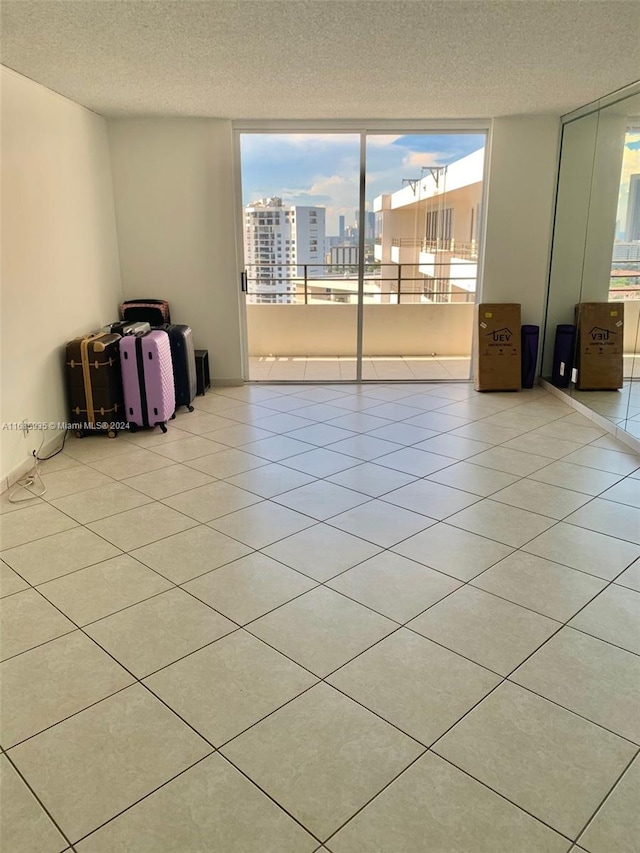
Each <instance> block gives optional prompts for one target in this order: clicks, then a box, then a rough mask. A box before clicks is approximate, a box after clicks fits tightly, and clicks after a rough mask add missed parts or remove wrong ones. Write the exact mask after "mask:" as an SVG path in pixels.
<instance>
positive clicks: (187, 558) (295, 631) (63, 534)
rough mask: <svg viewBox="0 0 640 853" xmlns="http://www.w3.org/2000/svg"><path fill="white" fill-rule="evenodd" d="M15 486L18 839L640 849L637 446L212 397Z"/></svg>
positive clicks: (7, 634) (344, 848) (321, 400)
mask: <svg viewBox="0 0 640 853" xmlns="http://www.w3.org/2000/svg"><path fill="white" fill-rule="evenodd" d="M196 406H197V409H196V411H195V412H193V413H191V414H189V413H186V412H185V413H180V414H178V416H177V418H176V420H175V421H172V422H171V425H170V428H169V432H168V434H167V435H162V434H161V433H160V432H158V431H156V432H153V433H145V432H140V433H137V434H135V435H127V434H123V435H121V436H119V437H118V439H116V440H115V441H110V440H109V439H107V438H104V437H94V438H85V439H83V440H82V441H79V440H77V439H75V438H71V439H69V441H68V442H67V446H66V449H65V452H64V453H62V454H60V455H58V456H56V457H55V458H54V459H52V460H51V461H49V462H47V463H45V464H44V466H43V471H44V482H45V484H46V487H47V492H46V494H45V495H44V498H43V499H38V498H34V499H32V500H30V501H29V502H28V503H25V504H21V505H17V506H16V505H15V504H10V503H8V501H7V496H6V494H5V495H3V496H2V498H0V507H1V509H2V514H1V515H0V524H1V531H2V537H3V540H2V541H3V547H4V550H3V551H2V555H1V556H2V563H1V564H0V565H1V568H2V596H3V598H2V602H1V605H0V612H1V614H2V621H1V630H2V634H1V640H2V658H3V662H2V664H1V665H0V674H1V676H2V679H3V689H2V697H1V698H2V715H1V728H0V743H1V746H2V754H0V774H1V782H2V807H3V808H2V812H3V814H2V830H1V833H2V834H1V836H0V847H1V849H2V850H3V851H4V850H6V851H10V853H61V851H68V850H75V851H77V853H206V851H211V852H212V853H214V851H215V853H314V851H325V853H326V852H327V851H330V853H463V852H464V853H568V851H574V853H580V852H581V851H587V853H632V851H634V853H635V851H636V850H637V849H638V848H639V846H640V820H639V817H638V816H639V815H640V809H639V808H638V794H639V786H640V758H638V751H639V747H640V725H639V721H640V643H639V640H638V638H639V636H640V631H639V627H638V614H639V602H640V458H638V457H636V456H634V455H633V454H632V453H631V452H629V449H628V448H627V447H626V446H624V445H620V444H618V443H616V442H615V441H614V440H613V439H611V437H609V436H607V435H605V434H604V433H603V431H601V430H600V429H598V428H597V427H595V426H594V423H593V421H590V420H588V419H586V418H583V417H582V416H581V415H579V414H576V413H575V412H574V411H573V410H572V409H570V408H569V407H568V406H566V405H565V404H564V403H563V402H562V401H560V400H559V399H557V398H555V397H553V396H551V395H549V394H548V393H547V392H545V391H544V390H542V389H539V388H536V389H533V390H531V391H523V392H520V393H517V394H492V395H488V394H487V395H481V394H477V393H475V392H474V391H473V390H472V389H471V387H470V386H469V385H467V384H449V385H447V384H434V385H426V384H395V385H364V386H360V387H358V386H355V385H351V386H349V385H335V386H331V385H322V386H310V385H307V386H303V385H281V386H274V385H269V386H247V387H244V388H225V389H218V390H217V391H212V392H210V393H208V394H207V395H206V397H199V398H197V401H196Z"/></svg>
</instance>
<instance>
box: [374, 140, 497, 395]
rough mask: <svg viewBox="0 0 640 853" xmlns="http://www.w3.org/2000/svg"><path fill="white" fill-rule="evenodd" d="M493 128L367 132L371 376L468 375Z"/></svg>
mask: <svg viewBox="0 0 640 853" xmlns="http://www.w3.org/2000/svg"><path fill="white" fill-rule="evenodd" d="M485 143H486V137H485V135H484V134H471V133H451V134H446V133H445V134H443V133H440V134H393V135H390V134H371V133H370V134H368V135H367V148H366V152H367V153H366V196H365V198H366V200H365V206H366V217H367V229H368V231H367V232H366V233H365V262H366V264H367V266H366V269H365V281H364V300H363V352H362V357H363V367H362V376H363V379H395V380H399V379H423V380H424V379H439V380H447V379H449V380H451V379H468V378H469V371H470V356H471V338H472V324H473V304H474V302H475V294H476V281H477V274H478V247H479V238H480V225H481V223H480V215H479V213H480V211H481V209H482V191H483V170H484V149H485Z"/></svg>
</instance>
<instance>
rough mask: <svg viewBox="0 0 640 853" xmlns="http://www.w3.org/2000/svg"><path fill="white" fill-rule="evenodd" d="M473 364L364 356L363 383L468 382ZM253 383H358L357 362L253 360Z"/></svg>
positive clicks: (447, 359)
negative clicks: (466, 380) (340, 381)
mask: <svg viewBox="0 0 640 853" xmlns="http://www.w3.org/2000/svg"><path fill="white" fill-rule="evenodd" d="M470 368H471V360H470V359H469V358H468V357H467V356H448V357H447V356H441V357H440V358H437V357H433V356H364V357H363V359H362V378H363V379H383V380H385V381H389V380H390V381H401V380H414V379H424V380H428V379H431V380H433V379H437V380H445V381H446V380H451V379H468V378H469V370H470ZM249 378H250V379H251V380H252V381H258V382H260V381H265V380H266V381H269V382H281V381H285V382H288V381H302V380H307V381H312V382H335V381H337V380H347V381H348V382H353V381H354V380H355V379H356V359H355V358H354V357H349V356H335V357H330V356H327V357H320V356H317V357H314V356H286V355H279V356H272V355H270V356H266V355H264V356H252V357H251V358H250V359H249Z"/></svg>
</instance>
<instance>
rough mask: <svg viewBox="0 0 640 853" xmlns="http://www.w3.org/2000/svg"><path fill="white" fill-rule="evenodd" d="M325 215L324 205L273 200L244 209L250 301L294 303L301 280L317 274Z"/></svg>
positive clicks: (253, 203)
mask: <svg viewBox="0 0 640 853" xmlns="http://www.w3.org/2000/svg"><path fill="white" fill-rule="evenodd" d="M325 213H326V211H325V208H324V207H304V206H301V205H291V206H286V205H284V204H283V203H282V199H281V198H276V197H274V198H263V199H259V200H258V201H255V202H252V203H251V204H248V205H247V206H246V207H245V209H244V223H243V226H244V251H245V264H246V268H247V276H248V287H249V293H248V297H247V299H248V301H249V302H253V303H261V304H287V303H290V302H294V301H295V294H296V290H297V288H298V287H299V281H300V279H302V280H304V279H305V278H307V279H309V278H310V277H317V276H321V275H322V273H323V263H324V245H325Z"/></svg>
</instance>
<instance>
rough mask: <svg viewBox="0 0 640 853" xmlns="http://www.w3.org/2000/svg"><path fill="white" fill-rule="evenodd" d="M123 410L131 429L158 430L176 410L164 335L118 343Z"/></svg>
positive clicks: (155, 333) (126, 338)
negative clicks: (150, 428)
mask: <svg viewBox="0 0 640 853" xmlns="http://www.w3.org/2000/svg"><path fill="white" fill-rule="evenodd" d="M120 364H121V366H122V385H123V389H124V409H125V414H126V418H127V422H128V423H129V424H130V425H131V427H132V428H135V427H149V426H150V427H155V426H159V427H160V429H161V430H162V431H163V432H166V431H167V427H166V425H165V424H166V422H167V421H168V420H169V418H171V417H173V414H174V412H175V408H176V397H175V388H174V384H173V368H172V365H171V345H170V343H169V336H168V335H167V333H166V332H162V331H160V330H154V331H152V332H144V333H142V334H138V335H125V336H124V337H123V338H121V339H120Z"/></svg>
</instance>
